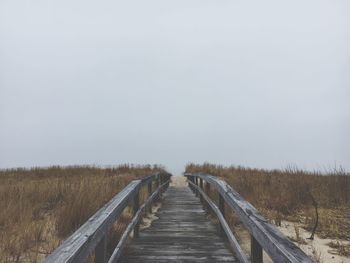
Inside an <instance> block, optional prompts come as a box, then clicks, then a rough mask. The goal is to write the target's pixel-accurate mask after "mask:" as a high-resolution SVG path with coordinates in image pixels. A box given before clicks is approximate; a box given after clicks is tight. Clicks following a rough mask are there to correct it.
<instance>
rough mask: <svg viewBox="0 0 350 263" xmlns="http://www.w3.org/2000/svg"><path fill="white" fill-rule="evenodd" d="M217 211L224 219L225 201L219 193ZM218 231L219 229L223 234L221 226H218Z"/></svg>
mask: <svg viewBox="0 0 350 263" xmlns="http://www.w3.org/2000/svg"><path fill="white" fill-rule="evenodd" d="M219 210H220V212H221V214H222V216H223V217H224V218H225V200H224V198H223V197H222V195H221V194H220V193H219ZM220 229H221V232H224V230H223V228H222V227H221V226H220Z"/></svg>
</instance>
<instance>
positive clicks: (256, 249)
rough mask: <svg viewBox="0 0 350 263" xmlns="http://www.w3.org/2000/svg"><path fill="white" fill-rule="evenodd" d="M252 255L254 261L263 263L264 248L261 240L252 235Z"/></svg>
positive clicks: (253, 262)
mask: <svg viewBox="0 0 350 263" xmlns="http://www.w3.org/2000/svg"><path fill="white" fill-rule="evenodd" d="M250 255H251V262H252V263H263V250H262V247H261V246H260V244H259V242H258V241H257V240H256V239H255V237H253V236H252V235H251V236H250Z"/></svg>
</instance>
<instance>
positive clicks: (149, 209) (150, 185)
mask: <svg viewBox="0 0 350 263" xmlns="http://www.w3.org/2000/svg"><path fill="white" fill-rule="evenodd" d="M152 183H153V180H151V181H150V182H149V183H148V197H150V196H151V195H152ZM148 212H149V213H152V202H151V203H150V204H149V207H148Z"/></svg>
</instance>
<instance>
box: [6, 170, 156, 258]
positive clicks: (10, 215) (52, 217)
mask: <svg viewBox="0 0 350 263" xmlns="http://www.w3.org/2000/svg"><path fill="white" fill-rule="evenodd" d="M160 170H162V168H161V167H158V166H153V167H152V166H129V165H123V166H119V167H115V168H97V167H63V168H62V167H49V168H33V169H29V170H27V169H13V170H2V171H0V207H1V210H0V262H23V261H25V262H40V261H41V260H42V259H43V258H44V257H45V255H47V254H49V253H51V252H52V251H53V250H54V248H56V247H57V246H58V245H59V244H60V242H61V241H62V240H64V239H65V238H66V237H68V236H69V235H70V234H71V233H73V232H74V230H76V229H77V228H78V227H79V226H80V225H82V224H83V223H84V222H85V221H86V220H87V219H88V218H89V217H90V216H91V215H93V214H94V213H95V212H96V211H97V210H98V209H99V208H100V207H102V205H104V204H105V203H106V202H107V201H109V200H110V199H111V198H112V197H113V196H114V195H115V194H116V193H118V192H119V191H120V190H121V189H123V188H124V187H125V186H126V185H127V184H128V183H129V182H130V181H131V180H134V179H136V178H139V177H142V176H144V175H146V174H150V173H153V172H156V171H160ZM129 219H130V211H129V212H128V209H126V211H125V213H124V216H123V218H121V219H120V222H119V224H115V227H114V230H116V231H113V232H112V233H111V238H112V239H114V240H117V238H118V235H120V232H121V231H122V228H123V225H125V222H126V221H127V220H129Z"/></svg>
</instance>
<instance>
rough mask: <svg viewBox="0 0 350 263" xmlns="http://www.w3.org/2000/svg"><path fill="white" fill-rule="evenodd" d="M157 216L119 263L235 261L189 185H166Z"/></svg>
mask: <svg viewBox="0 0 350 263" xmlns="http://www.w3.org/2000/svg"><path fill="white" fill-rule="evenodd" d="M183 201H184V202H183ZM157 217H159V219H157V220H155V221H153V222H152V224H151V226H150V227H149V228H147V229H145V230H143V231H140V236H139V238H135V239H133V240H132V242H131V243H130V244H129V245H127V247H126V248H125V252H124V254H123V256H122V257H121V258H120V260H121V262H154V263H159V262H193V263H195V262H236V259H235V257H234V256H233V255H232V252H231V251H230V250H229V249H228V247H227V245H228V244H227V241H226V240H225V239H223V236H222V235H221V234H220V233H219V232H218V228H217V226H216V225H214V223H213V222H211V221H210V220H209V219H208V218H207V213H206V212H205V211H204V210H203V206H202V204H201V203H200V200H199V198H198V197H196V196H195V195H194V194H193V192H192V191H191V190H190V189H189V188H188V187H185V188H175V187H169V188H168V189H167V191H166V192H165V193H164V195H163V198H162V207H161V209H160V210H159V211H158V213H157Z"/></svg>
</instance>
